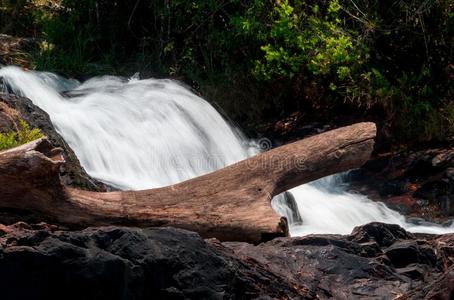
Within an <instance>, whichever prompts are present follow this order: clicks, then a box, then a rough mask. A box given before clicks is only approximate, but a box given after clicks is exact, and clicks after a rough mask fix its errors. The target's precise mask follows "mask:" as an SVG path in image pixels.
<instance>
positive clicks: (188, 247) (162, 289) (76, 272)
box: [0, 227, 313, 300]
mask: <svg viewBox="0 0 454 300" xmlns="http://www.w3.org/2000/svg"><path fill="white" fill-rule="evenodd" d="M0 244H1V245H2V248H1V250H0V290H1V291H2V292H1V293H2V299H109V300H113V299H234V298H257V297H260V296H266V295H269V296H270V297H273V298H283V297H286V296H287V295H288V296H289V297H302V298H307V299H311V298H312V297H313V295H312V294H311V293H310V292H308V291H305V290H296V289H295V288H294V287H293V286H291V285H289V284H286V283H285V282H281V278H280V277H278V276H276V275H275V274H274V273H272V272H270V271H268V270H266V269H264V268H258V269H256V268H255V266H256V265H255V264H251V263H248V262H246V261H244V262H243V261H242V260H239V259H236V258H234V257H233V256H231V255H229V254H224V253H223V252H222V251H219V250H217V249H215V248H214V247H211V246H210V245H209V244H207V243H206V242H205V241H204V240H203V239H201V238H200V237H199V236H198V235H197V234H196V233H192V232H189V231H184V230H179V229H173V228H151V229H133V228H119V227H117V228H116V227H106V228H99V229H95V228H90V229H87V230H84V231H75V232H61V231H59V232H51V231H49V230H46V229H45V230H29V229H28V230H19V231H13V232H12V233H9V234H7V235H6V236H4V237H3V238H1V242H0Z"/></svg>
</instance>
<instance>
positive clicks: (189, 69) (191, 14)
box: [0, 0, 454, 142]
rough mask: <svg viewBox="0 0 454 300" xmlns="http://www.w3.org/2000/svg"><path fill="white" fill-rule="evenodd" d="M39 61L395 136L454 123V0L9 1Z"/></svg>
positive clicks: (10, 25) (10, 24)
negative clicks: (159, 79) (168, 84)
mask: <svg viewBox="0 0 454 300" xmlns="http://www.w3.org/2000/svg"><path fill="white" fill-rule="evenodd" d="M0 3H1V5H0V7H1V11H0V14H1V15H0V30H1V31H2V32H3V33H8V34H11V35H16V36H33V37H36V38H38V39H39V40H40V47H39V49H38V50H37V51H35V52H34V53H33V54H32V60H33V63H34V65H35V67H36V68H38V69H44V70H53V71H58V72H61V73H64V74H68V75H72V76H82V75H83V76H87V75H95V74H102V73H115V74H124V75H131V74H133V73H134V72H137V71H139V72H141V73H142V74H144V75H145V76H149V75H153V76H173V77H175V78H178V79H182V80H184V81H186V82H188V83H189V84H191V85H193V86H194V87H196V88H197V89H199V90H200V91H201V92H202V93H203V94H204V95H205V96H207V97H208V98H209V99H211V100H216V101H218V102H219V103H220V105H221V106H222V107H223V108H224V109H226V110H227V111H228V112H229V114H230V115H232V116H233V117H234V119H236V120H238V121H240V122H243V123H251V122H252V123H259V122H262V120H264V119H268V118H271V119H272V118H274V119H278V118H280V117H283V116H286V115H288V114H290V113H292V112H294V111H297V110H300V111H303V112H306V116H307V118H310V116H311V115H314V114H318V115H321V116H325V117H326V118H333V117H339V116H343V117H344V118H347V116H348V117H349V118H352V119H355V120H359V119H370V118H372V119H374V120H376V121H377V122H379V124H380V125H381V128H382V132H383V133H384V134H385V135H386V136H387V137H388V138H389V139H390V140H394V141H396V140H400V141H406V142H419V141H428V140H445V139H447V138H449V137H452V135H453V134H454V101H453V97H454V85H453V80H454V2H453V1H452V0H402V1H396V0H327V1H315V0H308V1H301V0H294V1H289V0H274V1H273V0H251V1H242V0H193V1H186V0H173V1H171V0H159V1H150V0H136V1H126V0H115V1H110V0H47V1H46V0H41V1H39V0H35V1H31V0H29V1H26V0H0Z"/></svg>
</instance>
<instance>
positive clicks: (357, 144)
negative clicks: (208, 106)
mask: <svg viewBox="0 0 454 300" xmlns="http://www.w3.org/2000/svg"><path fill="white" fill-rule="evenodd" d="M375 134H376V128H375V125H374V124H373V123H359V124H356V125H352V126H348V127H343V128H340V129H336V130H332V131H329V132H326V133H323V134H320V135H316V136H313V137H310V138H307V139H304V140H301V141H297V142H295V143H292V144H288V145H285V146H282V147H278V148H276V149H273V150H270V151H268V152H265V153H262V154H259V155H257V156H254V157H252V158H249V159H246V160H243V161H240V162H238V163H236V164H233V165H231V166H228V167H226V168H223V169H221V170H218V171H216V172H213V173H210V174H207V175H204V176H200V177H197V178H194V179H191V180H187V181H184V182H182V183H179V184H175V185H171V186H167V187H163V188H156V189H150V190H142V191H119V192H110V193H97V192H89V191H82V190H77V189H73V188H69V187H65V186H63V185H62V184H61V183H60V180H59V175H58V170H59V167H60V166H61V165H62V164H63V163H64V159H63V157H62V155H61V149H59V148H52V146H51V144H50V143H49V142H48V141H47V140H46V139H40V140H37V141H34V142H31V143H29V144H26V145H23V146H21V147H17V148H14V149H10V150H7V151H4V152H0V208H7V209H20V210H27V211H32V212H33V213H35V214H37V215H39V216H41V217H42V218H44V219H46V220H51V221H55V222H59V223H61V224H65V225H69V226H77V227H79V226H98V225H108V224H117V225H118V224H122V225H135V226H175V227H181V228H186V229H189V230H193V231H196V232H199V233H200V234H201V235H202V236H204V237H216V238H219V239H221V240H237V241H248V242H254V243H256V242H259V241H262V240H266V239H269V238H272V237H274V236H279V235H286V234H288V226H287V223H286V220H285V218H282V217H280V216H278V215H277V214H276V213H275V212H274V210H273V209H272V208H271V205H270V203H271V199H272V197H273V196H275V195H277V194H280V193H282V192H284V191H286V190H288V189H290V188H293V187H295V186H298V185H301V184H304V183H307V182H309V181H312V180H315V179H318V178H321V177H324V176H327V175H330V174H333V173H337V172H341V171H345V170H348V169H351V168H355V167H359V166H361V165H362V164H364V163H365V162H366V161H367V160H368V159H369V156H370V154H371V152H372V149H373V144H374V138H375Z"/></svg>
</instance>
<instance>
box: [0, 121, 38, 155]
mask: <svg viewBox="0 0 454 300" xmlns="http://www.w3.org/2000/svg"><path fill="white" fill-rule="evenodd" d="M19 125H20V129H19V130H18V131H17V132H9V133H5V134H3V133H0V151H2V150H6V149H10V148H14V147H17V146H20V145H23V144H26V143H28V142H31V141H34V140H36V139H39V138H41V137H43V134H42V133H41V131H40V130H39V129H37V128H35V129H30V125H28V123H27V122H25V121H24V120H21V121H20V124H19Z"/></svg>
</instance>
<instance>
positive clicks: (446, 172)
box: [350, 147, 454, 221]
mask: <svg viewBox="0 0 454 300" xmlns="http://www.w3.org/2000/svg"><path fill="white" fill-rule="evenodd" d="M358 172H360V174H361V176H353V177H351V178H350V179H351V181H352V189H353V190H356V191H361V192H362V193H364V194H367V195H368V196H369V197H370V198H371V199H373V200H377V201H382V202H384V203H385V204H386V205H387V206H388V207H390V208H392V209H395V210H397V211H399V212H401V213H403V214H405V215H409V216H424V218H426V219H429V220H431V221H438V220H441V221H442V220H443V219H445V218H446V217H449V216H454V148H453V147H446V148H437V149H425V150H418V151H406V152H400V153H387V154H382V155H379V156H377V157H375V158H374V159H372V160H371V161H369V162H368V163H366V165H365V166H364V167H363V168H361V170H360V171H358Z"/></svg>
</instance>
